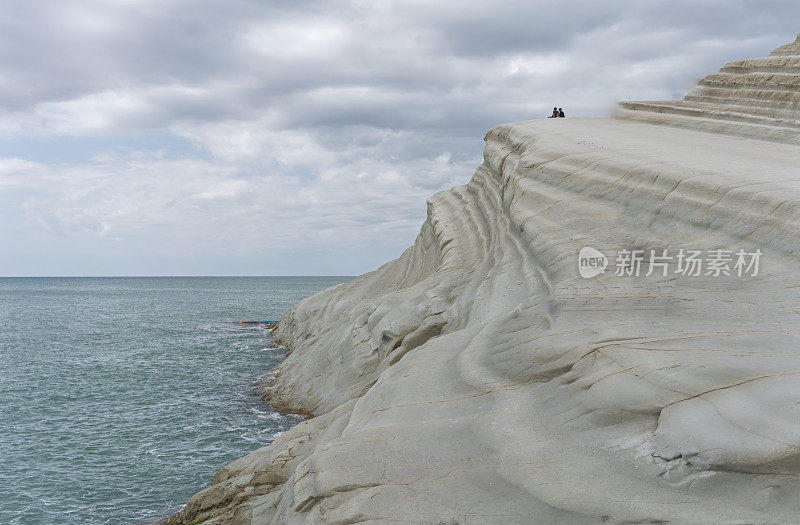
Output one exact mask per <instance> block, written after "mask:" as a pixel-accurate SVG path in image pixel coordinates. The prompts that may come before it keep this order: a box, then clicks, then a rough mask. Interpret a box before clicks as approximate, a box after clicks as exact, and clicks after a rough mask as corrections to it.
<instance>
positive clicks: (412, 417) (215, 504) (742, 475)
mask: <svg viewBox="0 0 800 525" xmlns="http://www.w3.org/2000/svg"><path fill="white" fill-rule="evenodd" d="M798 46H800V44H798V43H797V42H795V43H794V44H791V45H789V46H784V47H783V48H779V49H778V50H777V51H776V52H775V53H773V54H772V55H770V56H769V57H766V58H762V59H753V60H744V61H738V62H733V63H731V64H728V65H726V66H725V67H724V68H723V69H722V71H721V72H720V73H718V74H715V75H710V76H709V77H707V78H706V80H704V81H703V82H702V83H701V85H700V86H699V87H698V89H697V90H695V91H694V92H693V93H692V94H690V95H689V96H688V97H687V98H686V100H685V101H683V102H682V103H670V104H672V106H670V108H671V109H670V110H669V112H667V110H666V109H664V111H665V113H663V114H662V113H659V111H660V110H661V109H659V108H663V107H665V104H666V103H663V104H662V103H644V105H642V106H633V105H630V104H629V105H628V106H627V107H628V108H629V110H630V111H629V113H628V114H627V115H626V116H628V117H635V118H624V119H615V118H609V119H543V120H538V121H531V122H523V123H517V124H507V125H502V126H498V127H495V128H493V129H492V130H490V131H489V133H488V134H487V135H486V148H485V152H484V162H483V164H482V165H481V166H480V167H479V168H478V169H477V171H476V172H475V175H474V176H473V178H472V180H471V181H470V182H469V184H467V185H465V186H459V187H456V188H453V189H451V190H449V191H444V192H441V193H438V194H436V195H434V196H433V197H431V198H430V200H429V203H428V218H427V220H426V221H425V223H424V224H423V226H422V229H421V232H420V234H419V236H418V238H417V240H416V242H415V244H414V246H412V247H411V248H409V249H408V250H407V251H406V252H405V253H404V254H403V255H402V256H401V257H400V258H399V259H397V260H395V261H392V262H390V263H388V264H386V265H385V266H383V267H382V268H380V269H378V270H376V271H374V272H372V273H369V274H366V275H364V276H361V277H359V278H357V279H355V280H353V281H351V282H349V283H345V284H341V285H338V286H336V287H333V288H330V289H328V290H325V291H323V292H321V293H319V294H317V295H315V296H313V297H311V298H308V299H306V300H304V301H302V302H300V303H299V304H297V305H296V306H295V307H293V308H292V309H291V310H290V311H289V312H287V314H286V315H285V316H284V317H283V319H281V321H280V323H279V324H278V326H277V328H276V329H275V331H274V335H275V337H276V338H277V339H278V340H280V341H281V342H282V343H283V344H285V345H286V346H287V348H288V349H289V350H290V354H289V356H288V358H287V359H286V361H285V362H284V363H282V364H281V365H280V367H279V369H278V370H277V372H276V374H275V378H274V381H273V384H272V385H271V387H270V389H271V390H270V392H271V396H272V399H273V401H274V402H275V403H276V404H278V405H280V406H285V407H293V408H296V409H301V410H303V411H306V412H311V413H314V414H316V415H317V417H315V418H313V419H310V420H308V421H306V422H304V423H302V424H300V425H298V426H297V427H295V428H293V429H292V430H290V431H289V432H287V433H286V434H284V435H283V436H282V437H281V438H279V439H278V440H277V441H276V442H275V443H273V444H272V445H271V446H269V447H266V448H263V449H261V450H258V451H256V452H254V453H252V454H250V455H249V456H247V457H245V458H242V459H240V460H238V461H236V462H234V463H232V464H231V465H229V466H227V467H225V468H224V469H222V470H221V471H220V472H219V473H218V474H217V476H216V477H215V478H214V480H213V483H212V485H211V486H210V487H209V488H208V489H206V490H205V491H203V492H201V493H199V494H197V495H195V496H194V497H193V498H192V499H191V501H190V502H189V504H188V505H187V507H186V508H185V509H184V510H183V511H182V512H181V513H180V514H178V515H176V516H174V517H173V518H172V521H173V522H175V523H180V522H187V523H188V522H196V521H202V520H205V519H208V520H209V523H227V522H230V521H232V520H233V521H241V522H254V523H305V522H326V523H356V522H362V521H375V522H406V523H407V522H418V523H509V522H511V523H531V522H535V523H570V524H572V523H598V522H600V521H605V522H607V523H623V522H624V523H649V522H662V521H663V522H667V521H668V522H671V523H720V522H728V523H787V522H789V523H790V522H796V521H797V516H800V350H798V349H800V322H799V318H798V315H799V314H798V312H800V294H799V293H798V290H800V272H798V270H799V269H800V268H798V261H797V255H798V253H797V251H798V246H800V242H798V241H800V238H798V237H800V161H799V160H798V159H800V146H798V145H797V143H798V137H799V136H800V129H798V127H797V126H796V125H795V124H794V123H793V122H795V120H794V119H795V118H796V117H797V104H796V103H795V101H796V100H797V97H800V92H798V89H797V84H796V83H795V81H796V79H797V78H799V77H798V75H800V73H799V72H798V68H799V67H800V66H798V60H800V56H798ZM631 104H632V103H631ZM658 104H662V105H661V106H659V105H658ZM759 108H760V109H759ZM683 110H685V111H684V113H681V111H683ZM762 110H763V111H762ZM760 112H761V113H760ZM763 112H767V113H769V115H770V119H771V120H769V119H768V120H769V122H765V121H764V120H763V118H762V117H764V115H763ZM643 115H654V117H652V118H651V117H650V116H648V117H646V118H642V116H643ZM759 119H762V120H759ZM679 121H680V124H681V125H680V126H672V125H667V126H665V125H653V123H657V124H676V123H678V122H679ZM720 123H722V124H720ZM709 131H711V132H709ZM718 131H725V133H717V132H718ZM737 133H738V134H737ZM731 134H734V135H733V136H732V135H731ZM753 137H756V138H753ZM761 138H768V139H769V141H764V140H758V139H761ZM585 246H592V247H595V248H598V249H601V250H615V249H621V248H637V249H642V250H645V251H646V252H645V253H649V250H651V249H653V250H660V249H664V248H669V249H673V250H677V249H679V248H687V249H694V248H697V249H715V248H721V249H728V250H738V249H740V248H741V249H744V250H746V251H747V252H754V251H756V250H761V252H763V259H762V266H761V270H760V273H759V274H758V275H757V276H749V277H743V278H729V279H720V278H715V277H714V276H710V275H701V276H698V277H694V278H683V277H679V276H674V275H669V276H668V277H663V276H661V275H659V274H654V275H651V276H650V277H644V276H642V277H618V276H615V275H613V270H611V269H610V271H607V272H606V273H605V274H602V275H600V276H597V277H595V278H594V279H583V278H581V277H580V276H579V274H578V271H577V254H578V252H579V250H580V249H581V248H582V247H585Z"/></svg>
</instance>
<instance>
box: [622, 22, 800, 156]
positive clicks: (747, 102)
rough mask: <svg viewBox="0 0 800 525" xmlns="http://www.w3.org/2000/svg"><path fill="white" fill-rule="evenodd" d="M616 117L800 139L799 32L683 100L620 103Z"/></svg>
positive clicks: (776, 138)
mask: <svg viewBox="0 0 800 525" xmlns="http://www.w3.org/2000/svg"><path fill="white" fill-rule="evenodd" d="M615 116H616V117H618V118H623V119H630V120H638V121H642V122H648V123H651V124H664V125H670V126H679V127H687V128H693V129H699V130H705V131H711V132H716V133H726V134H731V135H738V136H742V137H749V138H758V139H762V140H771V141H778V142H786V143H790V144H798V143H800V35H798V38H797V40H795V42H793V43H791V44H787V45H785V46H782V47H779V48H778V49H776V50H775V51H773V52H772V53H771V54H770V55H769V56H766V57H760V58H751V59H747V60H736V61H733V62H729V63H728V64H725V65H724V66H723V67H722V68H721V69H720V71H719V72H718V73H712V74H710V75H707V76H705V77H704V78H703V79H701V80H700V82H699V83H698V85H697V87H696V88H695V89H693V90H692V91H691V92H690V93H689V94H688V95H686V97H684V99H683V100H681V101H632V102H620V104H619V109H618V111H617V112H616V114H615Z"/></svg>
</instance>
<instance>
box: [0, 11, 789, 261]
mask: <svg viewBox="0 0 800 525" xmlns="http://www.w3.org/2000/svg"><path fill="white" fill-rule="evenodd" d="M797 14H800V7H797V6H794V5H792V6H787V5H785V3H781V2H770V1H767V2H763V1H761V2H754V1H745V2H739V3H736V4H735V5H734V4H729V3H724V4H723V3H720V2H716V1H709V2H700V3H698V2H688V1H677V2H676V1H670V2H666V1H663V2H642V3H636V4H630V3H628V2H602V3H597V2H588V1H587V2H583V1H576V2H573V3H572V4H564V3H563V2H549V1H548V2H544V1H541V2H524V3H522V2H514V1H509V2H493V3H486V2H455V1H442V2H435V3H431V2H424V1H414V2H409V1H397V0H392V1H387V2H377V3H376V2H364V1H361V0H334V1H328V2H317V1H298V2H293V3H285V2H274V3H271V2H255V1H249V0H230V1H228V2H214V1H211V0H192V1H189V0H170V1H155V0H152V1H146V2H142V1H133V0H129V1H116V2H111V1H102V0H92V1H90V2H84V1H81V2H79V1H77V0H63V1H59V2H46V1H44V0H24V1H23V0H8V1H7V2H6V3H5V4H4V9H3V11H2V13H0V217H1V218H2V219H3V221H5V223H4V224H0V243H3V246H4V247H5V248H6V249H8V250H12V251H13V252H14V254H15V256H14V257H5V258H0V274H19V273H44V274H57V273H73V274H74V273H78V274H84V273H107V274H115V273H205V274H215V273H223V274H228V273H234V274H235V273H261V274H270V273H355V272H362V271H366V270H368V269H370V268H372V267H375V266H378V265H379V264H381V263H382V262H384V261H385V260H386V259H387V258H388V257H393V256H396V255H398V254H399V253H400V252H401V251H402V250H403V249H404V248H405V247H406V246H407V245H408V244H410V243H411V242H412V241H413V239H414V237H415V235H416V233H417V231H418V228H419V225H420V222H421V220H422V219H423V217H424V213H425V198H426V197H427V196H428V195H430V194H431V193H433V192H434V191H436V190H438V189H443V188H446V187H449V186H451V185H453V184H457V183H463V182H466V180H467V179H468V178H469V176H470V175H471V174H472V172H473V171H474V169H475V167H476V166H477V164H478V163H479V162H480V158H481V148H482V146H483V142H482V140H481V139H482V137H483V134H484V132H485V130H486V129H487V128H488V127H490V126H492V125H494V124H497V123H500V122H507V121H515V120H525V119H529V118H535V117H537V116H539V117H544V116H546V115H547V114H549V110H550V109H551V108H552V107H553V106H554V105H558V106H560V107H564V108H565V110H566V111H567V114H568V115H569V116H594V115H602V114H604V113H605V112H606V111H607V109H608V108H609V106H610V102H611V101H612V100H614V99H620V98H622V99H635V98H639V99H647V98H663V97H672V96H675V95H676V94H680V93H681V92H682V91H684V90H685V89H686V88H688V87H689V86H690V85H691V83H692V81H693V80H694V79H695V78H696V77H697V76H699V75H701V74H704V73H706V72H710V71H712V70H715V69H716V68H718V67H719V66H720V65H721V63H722V62H724V61H725V60H730V59H734V58H742V57H747V56H757V55H760V54H764V53H766V52H768V51H769V50H770V49H772V48H774V47H777V46H778V45H780V44H781V43H783V42H785V41H789V40H791V39H793V38H794V35H795V31H796V27H794V24H795V22H794V20H796V18H797V16H796V15H797ZM793 15H794V16H793ZM187 143H188V144H190V145H191V146H192V147H186V146H185V144H187ZM171 148H172V149H171ZM65 150H69V151H68V152H69V153H71V155H66V154H65V153H64V151H65ZM59 152H60V153H59ZM59 156H60V157H64V158H68V159H70V160H69V161H64V162H62V161H60V160H58V158H59ZM3 157H5V158H3ZM53 158H55V159H56V160H53ZM75 159H78V160H75Z"/></svg>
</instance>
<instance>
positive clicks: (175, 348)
mask: <svg viewBox="0 0 800 525" xmlns="http://www.w3.org/2000/svg"><path fill="white" fill-rule="evenodd" d="M347 279H348V278H344V277H342V278H336V277H302V278H301V277H297V278H290V277H243V278H200V277H198V278H195V277H187V278H74V279H73V278H30V279H29V278H3V279H0V523H2V524H14V523H25V524H28V523H46V524H59V523H70V524H72V523H137V522H141V521H146V520H150V519H154V518H158V517H160V516H163V515H165V514H167V513H170V512H172V511H175V510H177V507H179V506H180V505H182V504H183V503H185V502H186V500H187V499H188V498H189V497H190V496H191V495H192V494H194V493H195V492H197V491H199V490H201V489H203V488H204V487H206V486H207V485H208V482H209V481H210V479H211V477H212V476H213V475H214V473H215V472H216V471H217V470H218V469H220V468H221V467H222V466H224V465H225V464H226V463H228V462H230V461H232V460H234V459H236V458H238V457H241V456H243V455H245V454H247V453H248V452H250V451H252V450H255V449H257V448H259V447H261V446H264V445H267V444H269V443H270V442H271V441H272V440H274V439H275V438H276V437H277V436H278V435H279V434H280V433H281V432H283V431H285V430H286V429H288V428H289V427H291V426H292V425H294V424H296V423H297V422H298V421H299V420H300V419H299V418H298V417H297V416H285V415H280V414H277V413H275V412H273V411H271V410H270V409H269V407H268V406H266V405H265V404H264V403H263V401H262V400H261V399H260V398H259V397H258V396H257V395H256V394H255V393H254V388H255V387H256V386H257V385H258V384H259V383H260V380H261V379H262V378H263V376H264V375H265V374H266V373H267V372H269V371H270V370H271V369H272V368H273V367H274V366H275V365H277V364H278V363H279V362H280V361H281V360H282V359H283V352H282V350H281V349H280V348H278V347H277V346H276V345H275V344H274V343H273V342H272V340H271V339H270V337H269V332H268V331H267V330H266V329H264V328H263V327H261V326H258V325H247V324H242V323H241V322H242V321H252V320H276V319H278V318H280V316H281V315H282V314H283V313H284V311H285V310H286V309H287V308H288V307H290V306H291V305H292V304H294V303H296V302H297V301H299V300H300V299H302V298H304V297H307V296H309V295H312V294H313V293H315V292H317V291H318V290H321V289H323V288H326V287H328V286H331V285H334V284H336V283H339V282H343V281H345V280H347Z"/></svg>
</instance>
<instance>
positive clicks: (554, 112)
mask: <svg viewBox="0 0 800 525" xmlns="http://www.w3.org/2000/svg"><path fill="white" fill-rule="evenodd" d="M556 117H558V108H553V114H552V115H550V116H549V117H547V118H556Z"/></svg>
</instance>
